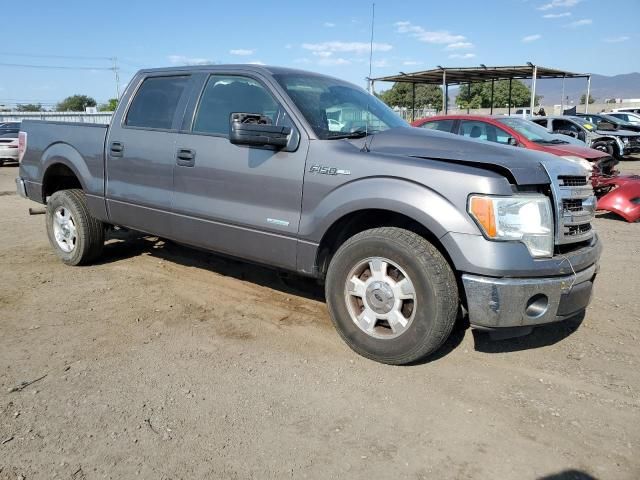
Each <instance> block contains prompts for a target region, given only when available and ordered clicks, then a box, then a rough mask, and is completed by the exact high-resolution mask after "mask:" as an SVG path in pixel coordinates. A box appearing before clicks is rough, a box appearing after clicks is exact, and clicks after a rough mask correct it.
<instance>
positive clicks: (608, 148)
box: [591, 141, 617, 158]
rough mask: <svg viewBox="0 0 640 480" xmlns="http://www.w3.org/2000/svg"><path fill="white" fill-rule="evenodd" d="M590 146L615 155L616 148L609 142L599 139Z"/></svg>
mask: <svg viewBox="0 0 640 480" xmlns="http://www.w3.org/2000/svg"><path fill="white" fill-rule="evenodd" d="M591 148H593V149H594V150H598V151H600V152H604V153H607V154H609V155H611V156H612V157H614V158H617V157H616V151H617V149H616V148H614V146H613V144H612V143H610V142H604V141H600V142H595V143H594V144H593V145H592V146H591Z"/></svg>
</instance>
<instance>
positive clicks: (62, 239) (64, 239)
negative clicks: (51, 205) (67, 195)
mask: <svg viewBox="0 0 640 480" xmlns="http://www.w3.org/2000/svg"><path fill="white" fill-rule="evenodd" d="M53 235H54V237H55V239H56V243H57V244H58V247H59V248H60V250H62V251H63V252H65V253H69V252H72V251H73V249H74V248H76V243H77V241H78V232H77V230H76V224H75V221H74V220H73V217H72V216H71V211H70V210H69V209H68V208H65V207H58V208H56V210H55V212H53Z"/></svg>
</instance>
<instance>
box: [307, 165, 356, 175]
mask: <svg viewBox="0 0 640 480" xmlns="http://www.w3.org/2000/svg"><path fill="white" fill-rule="evenodd" d="M309 172H311V173H319V174H321V175H351V170H342V169H340V168H336V167H325V166H323V165H311V168H310V169H309Z"/></svg>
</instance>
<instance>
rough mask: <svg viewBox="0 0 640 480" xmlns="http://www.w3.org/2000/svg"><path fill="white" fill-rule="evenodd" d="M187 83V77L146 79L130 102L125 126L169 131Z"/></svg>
mask: <svg viewBox="0 0 640 480" xmlns="http://www.w3.org/2000/svg"><path fill="white" fill-rule="evenodd" d="M188 81H189V76H188V75H183V76H170V77H149V78H147V79H146V80H145V81H144V82H142V85H140V88H138V91H137V92H136V95H135V97H134V98H133V101H132V102H131V106H130V107H129V111H128V112H127V118H126V121H125V125H127V126H129V127H140V128H153V129H163V130H169V129H171V127H172V125H173V120H174V116H175V114H176V109H177V107H178V103H179V102H180V98H181V97H182V94H183V93H184V91H185V88H186V86H187V82H188Z"/></svg>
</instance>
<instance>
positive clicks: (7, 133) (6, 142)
mask: <svg viewBox="0 0 640 480" xmlns="http://www.w3.org/2000/svg"><path fill="white" fill-rule="evenodd" d="M19 131H20V123H19V122H9V123H3V124H0V167H1V166H2V165H4V163H5V162H6V161H13V162H17V161H18V132H19Z"/></svg>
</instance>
